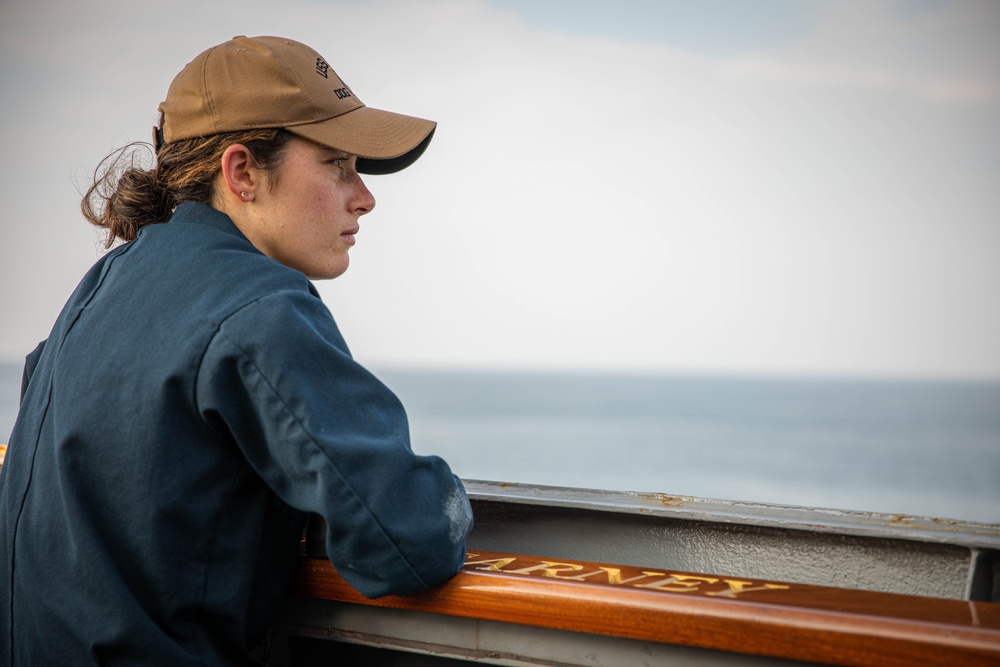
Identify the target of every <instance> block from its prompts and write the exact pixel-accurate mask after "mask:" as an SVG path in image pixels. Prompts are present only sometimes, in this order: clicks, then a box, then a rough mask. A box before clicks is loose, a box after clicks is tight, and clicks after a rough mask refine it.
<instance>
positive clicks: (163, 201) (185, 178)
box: [80, 129, 293, 248]
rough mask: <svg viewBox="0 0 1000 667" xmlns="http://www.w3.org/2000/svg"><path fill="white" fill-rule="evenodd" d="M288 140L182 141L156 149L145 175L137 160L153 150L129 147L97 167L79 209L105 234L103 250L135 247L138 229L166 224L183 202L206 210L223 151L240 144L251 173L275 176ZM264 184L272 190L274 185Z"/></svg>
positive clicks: (256, 134)
mask: <svg viewBox="0 0 1000 667" xmlns="http://www.w3.org/2000/svg"><path fill="white" fill-rule="evenodd" d="M292 136H293V135H292V134H291V133H289V132H287V131H286V130H282V129H263V130H249V131H244V132H224V133H221V134H213V135H211V136H207V137H196V138H193V139H182V140H180V141H174V142H171V143H168V144H161V145H160V147H159V150H157V151H156V156H155V163H156V164H155V165H154V166H153V167H152V168H149V169H146V168H144V167H143V166H142V163H143V159H142V154H143V153H145V154H146V155H150V154H151V153H152V148H153V147H152V146H150V145H149V144H147V143H143V142H136V143H132V144H128V145H127V146H124V147H122V148H120V149H118V150H116V151H115V152H113V153H111V154H110V155H108V156H107V157H106V158H104V159H103V160H102V161H101V163H100V164H99V165H98V166H97V170H96V171H95V173H94V184H93V185H91V186H90V188H89V189H88V190H87V192H86V194H84V196H83V200H82V201H81V202H80V209H81V210H82V211H83V215H84V217H85V218H87V220H88V221H89V222H90V223H91V224H94V225H96V226H98V227H102V228H104V229H106V230H107V233H108V238H107V241H106V242H105V246H106V247H108V248H110V247H111V246H112V245H114V244H115V242H116V241H119V240H120V241H122V242H124V243H128V242H130V241H134V240H135V237H136V234H138V232H139V230H140V229H141V228H142V227H145V226H146V225H151V224H156V223H160V222H166V221H167V220H169V219H170V216H171V215H172V214H173V211H174V208H176V207H177V205H178V204H180V203H182V202H198V203H200V204H206V205H210V204H211V202H212V197H213V195H214V182H215V176H216V174H218V173H219V169H220V164H221V160H222V154H223V152H225V150H226V148H227V147H229V146H231V145H232V144H243V145H244V146H246V147H247V148H248V149H249V151H250V156H251V159H252V160H253V162H254V166H255V167H257V168H258V169H263V170H264V171H266V172H268V173H270V174H275V175H276V174H277V169H278V166H279V165H280V164H281V159H282V158H283V157H284V155H285V149H286V147H287V144H288V141H289V140H290V139H291V138H292ZM269 182H270V183H271V185H274V183H275V179H274V178H272V179H270V181H269Z"/></svg>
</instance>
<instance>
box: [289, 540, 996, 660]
mask: <svg viewBox="0 0 1000 667" xmlns="http://www.w3.org/2000/svg"><path fill="white" fill-rule="evenodd" d="M293 593H294V594H295V595H297V596H300V597H310V598H320V599H325V600H336V601H341V602H350V603H356V604H363V605H373V606H379V607H389V608H394V609H406V610H415V611H425V612H432V613H437V614H445V615H449V616H460V617H465V618H476V619H483V620H490V621H501V622H509V623H518V624H523V625H531V626H537V627H544V628H554V629H560V630H572V631H577V632H584V633H591V634H600V635H610V636H616V637H628V638H633V639H640V640H646V641H654V642H663V643H669V644H678V645H684V646H696V647H702V648H709V649H716V650H721V651H730V652H737V653H746V654H754V655H762V656H769V657H775V658H787V659H793V660H804V661H812V662H820V663H825V664H836V665H855V666H860V667H868V666H871V667H896V666H898V667H910V666H911V665H915V664H920V665H947V666H948V667H954V666H956V665H963V666H966V665H967V666H970V667H973V666H977V665H982V666H984V667H985V666H987V665H992V666H996V665H998V664H1000V604H992V603H986V602H968V601H962V600H946V599H940V598H926V597H917V596H909V595H898V594H891V593H876V592H870V591H857V590H850V589H843V588H827V587H823V586H811V585H804V584H793V583H781V582H773V581H759V580H752V581H751V580H748V579H743V578H739V577H726V576H716V575H706V574H697V573H690V572H674V571H662V570H654V569H651V568H640V567H632V566H624V565H608V564H603V563H592V562H587V561H568V560H565V559H550V558H544V557H537V556H526V555H521V554H503V553H492V552H484V551H475V552H472V553H470V554H469V555H468V558H467V562H466V564H465V566H464V567H463V568H462V570H461V571H460V572H459V573H458V574H457V575H456V576H455V577H454V578H452V579H451V580H449V581H447V582H445V583H444V584H442V585H440V586H437V587H435V588H433V589H431V590H429V591H426V592H424V593H420V594H417V595H409V596H388V597H384V598H379V599H377V600H369V599H367V598H365V597H363V596H362V595H360V594H359V593H358V592H357V591H355V590H354V589H353V588H351V587H350V586H349V585H348V584H347V583H346V582H345V581H344V580H343V579H342V578H341V577H340V576H339V575H338V574H337V573H336V571H335V570H334V568H333V567H332V566H331V565H330V563H329V561H327V560H325V559H319V558H310V557H307V556H304V557H303V560H302V563H301V566H300V568H299V571H298V574H297V578H296V581H295V585H294V590H293Z"/></svg>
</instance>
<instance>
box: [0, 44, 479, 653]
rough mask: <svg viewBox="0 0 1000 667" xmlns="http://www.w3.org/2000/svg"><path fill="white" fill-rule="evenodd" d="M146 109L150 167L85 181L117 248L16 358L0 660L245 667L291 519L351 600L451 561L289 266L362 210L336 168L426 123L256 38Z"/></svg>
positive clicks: (396, 435)
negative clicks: (151, 118) (156, 112)
mask: <svg viewBox="0 0 1000 667" xmlns="http://www.w3.org/2000/svg"><path fill="white" fill-rule="evenodd" d="M160 112H161V121H160V125H159V127H157V128H155V130H154V143H155V144H156V167H155V168H154V169H152V170H149V171H147V170H143V169H140V168H136V167H131V166H129V167H126V168H125V169H124V171H123V172H122V173H121V174H120V175H119V174H118V172H116V171H115V170H114V169H111V170H106V171H105V173H104V176H103V177H101V178H98V180H97V181H96V183H95V185H94V187H93V188H92V189H91V191H90V192H88V194H87V197H86V198H85V199H84V202H83V209H84V214H85V215H86V217H87V218H88V219H89V220H90V221H91V222H93V223H94V224H97V225H99V226H101V227H104V228H106V229H107V230H108V245H109V247H110V246H112V245H114V244H115V243H116V242H121V243H120V244H119V245H118V247H116V248H114V250H112V251H111V252H109V253H108V254H107V255H106V256H104V257H103V258H102V259H101V260H100V261H99V262H98V263H97V264H96V265H95V266H94V268H93V269H91V271H90V272H88V273H87V275H86V276H85V277H84V279H83V281H82V282H81V284H80V285H79V287H78V288H77V290H76V291H75V292H74V294H73V296H72V297H71V298H70V300H69V302H68V303H67V305H66V307H65V308H64V310H63V311H62V313H61V314H60V316H59V318H58V320H57V321H56V323H55V326H54V328H53V330H52V332H51V334H50V336H49V338H48V339H47V341H46V342H45V343H43V344H42V345H40V346H39V349H38V350H36V351H35V352H34V353H32V355H30V356H29V358H28V361H27V363H26V365H25V385H24V387H23V395H22V401H21V409H20V412H19V414H18V419H17V422H16V424H15V427H14V432H13V434H12V436H11V440H10V443H9V445H10V447H9V452H8V455H7V459H6V462H5V465H4V468H3V471H2V473H0V522H2V523H0V525H2V528H0V544H2V549H0V564H2V567H0V571H2V576H0V591H2V592H3V594H2V599H0V618H2V626H0V632H2V634H0V655H2V658H3V660H2V661H0V662H2V663H3V664H14V665H42V664H73V665H81V664H91V663H93V664H98V663H99V664H102V665H105V664H106V665H111V664H129V665H135V664H163V665H185V664H197V665H237V664H254V663H253V659H252V657H251V650H252V648H253V646H254V645H255V643H257V642H258V641H259V640H260V638H261V637H262V635H263V633H264V631H265V630H266V628H267V625H268V622H269V618H270V612H271V609H272V607H273V606H274V604H275V603H276V601H277V600H278V599H279V598H280V597H281V596H282V595H283V593H284V591H285V590H286V588H287V585H288V582H289V578H290V576H291V574H292V569H293V567H294V562H295V557H296V554H297V548H298V543H299V538H300V536H301V532H302V528H303V524H304V519H305V516H306V515H307V513H315V514H318V515H320V516H321V517H322V518H323V519H324V520H325V521H326V523H327V526H328V531H327V535H328V537H327V552H328V555H329V557H330V560H331V561H332V562H333V564H334V566H335V567H336V568H337V570H338V571H339V572H340V573H341V574H342V575H343V577H344V578H345V579H346V580H347V581H348V582H349V583H351V584H352V585H353V586H354V587H356V588H357V589H358V590H359V591H360V592H361V593H363V594H365V595H367V596H369V597H376V596H381V595H387V594H395V593H411V592H415V591H419V590H422V589H425V588H427V587H429V586H433V585H435V584H437V583H439V582H441V581H443V580H445V579H447V578H448V577H450V576H451V575H453V574H454V573H455V572H456V571H457V570H458V568H459V567H460V566H461V563H462V561H463V559H464V554H465V538H466V536H467V534H468V532H469V529H470V528H471V522H472V515H471V511H470V509H469V504H468V500H467V498H466V496H465V492H464V490H463V488H462V485H461V482H460V481H459V480H458V479H457V478H456V477H455V476H454V475H453V474H452V473H451V471H450V470H449V468H448V466H447V464H445V462H444V461H442V460H441V459H439V458H437V457H424V456H416V455H414V454H413V453H412V451H411V450H410V446H409V436H408V430H407V424H406V415H405V412H404V410H403V407H402V406H401V404H400V403H399V401H398V400H397V399H396V397H395V396H394V395H393V394H392V393H391V392H390V391H389V390H388V389H387V388H385V387H384V386H383V385H382V384H381V383H380V382H379V381H378V380H376V379H375V378H374V377H373V376H372V375H371V374H370V373H368V372H367V371H366V370H365V369H364V368H362V367H361V366H360V365H358V364H357V363H356V362H355V361H353V360H352V358H351V356H350V353H349V351H348V349H347V346H346V344H345V343H344V341H343V339H342V338H341V336H340V333H339V332H338V330H337V327H336V324H335V323H334V321H333V318H332V317H331V315H330V313H329V311H328V310H327V309H326V307H325V306H324V305H323V303H322V302H321V301H320V298H319V295H318V293H317V292H316V290H315V288H314V287H313V286H312V284H311V283H310V281H309V280H308V278H334V277H336V276H338V275H340V274H341V273H343V272H344V271H345V270H346V269H347V265H348V251H349V250H350V248H351V246H353V245H354V242H355V239H354V235H355V233H357V231H358V220H359V218H360V217H361V216H363V215H364V214H366V213H368V212H369V211H371V209H372V207H373V206H374V205H375V200H374V199H373V197H372V195H371V193H370V192H369V191H368V189H367V188H366V187H365V185H364V183H363V182H362V180H361V178H360V176H359V172H362V173H391V172H395V171H398V170H400V169H403V168H405V167H407V166H408V165H410V164H411V163H412V162H413V161H414V160H416V159H417V158H418V157H419V156H420V154H421V153H422V152H423V150H424V149H425V148H426V146H427V144H428V142H429V141H430V138H431V136H432V134H433V131H434V128H435V124H434V123H432V122H430V121H425V120H421V119H416V118H411V117H407V116H400V115H397V114H391V113H388V112H384V111H379V110H376V109H371V108H369V107H366V106H364V105H363V104H362V103H361V102H360V101H359V100H358V99H357V97H355V96H354V93H353V92H352V91H351V90H350V88H348V87H347V86H346V85H345V84H344V83H343V82H342V81H341V80H340V79H339V77H338V76H337V75H336V73H335V72H334V71H333V69H331V68H330V66H329V65H328V64H327V62H326V61H325V60H324V59H323V58H322V57H321V56H320V55H319V54H318V53H316V52H315V51H313V50H312V49H310V48H308V47H306V46H304V45H302V44H299V43H297V42H294V41H291V40H286V39H279V38H275V37H258V38H253V39H248V38H246V37H237V38H235V39H233V40H231V41H229V42H226V43H224V44H221V45H219V46H216V47H213V48H212V49H209V50H208V51H206V52H204V53H202V54H201V55H199V56H198V57H197V58H196V59H195V60H194V61H192V62H191V63H189V64H188V65H187V66H186V67H185V68H184V70H183V71H182V72H181V73H180V74H179V75H178V76H177V77H176V78H175V79H174V81H173V83H172V84H171V86H170V89H169V91H168V94H167V98H166V100H165V101H164V102H163V103H162V104H161V106H160ZM118 157H119V160H120V159H121V158H122V156H118ZM162 223H165V224H162Z"/></svg>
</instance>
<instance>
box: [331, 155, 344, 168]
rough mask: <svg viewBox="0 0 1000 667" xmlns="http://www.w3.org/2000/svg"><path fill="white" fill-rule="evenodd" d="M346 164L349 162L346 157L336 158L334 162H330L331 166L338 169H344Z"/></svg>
mask: <svg viewBox="0 0 1000 667" xmlns="http://www.w3.org/2000/svg"><path fill="white" fill-rule="evenodd" d="M345 162H347V158H346V157H335V158H333V159H332V160H330V164H332V165H333V166H335V167H337V168H338V169H343V168H344V163H345Z"/></svg>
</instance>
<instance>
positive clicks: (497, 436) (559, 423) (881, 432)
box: [0, 364, 1000, 524]
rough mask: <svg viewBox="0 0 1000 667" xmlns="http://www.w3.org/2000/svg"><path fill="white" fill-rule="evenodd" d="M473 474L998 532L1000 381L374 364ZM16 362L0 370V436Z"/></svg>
mask: <svg viewBox="0 0 1000 667" xmlns="http://www.w3.org/2000/svg"><path fill="white" fill-rule="evenodd" d="M376 374H377V375H378V376H379V377H380V378H382V379H383V381H385V382H386V384H388V385H389V386H390V387H392V388H393V390H395V391H396V393H397V394H398V395H399V397H400V398H401V399H402V401H403V403H404V404H405V405H406V407H407V411H408V414H409V417H410V430H411V439H412V444H413V448H414V450H416V451H417V452H419V453H424V454H438V455H441V456H443V457H444V458H445V459H446V460H448V462H449V463H450V464H451V466H452V468H453V469H454V471H455V472H456V473H457V474H458V475H459V476H461V477H464V478H467V479H483V480H494V481H505V482H527V483H537V484H551V485H557V486H577V487H589V488H598V489H607V490H619V491H652V492H659V493H668V494H674V495H685V496H695V497H701V498H718V499H726V500H741V501H752V502H765V503H777V504H784V505H797V506H806V507H824V508H835V509H844V510H860V511H872V512H882V513H890V514H895V513H899V514H912V515H917V516H926V517H936V518H951V519H964V520H972V521H982V522H987V523H997V524H1000V383H998V382H930V381H880V380H842V379H836V380H834V379H810V380H806V379H777V378H752V377H700V376H691V377H680V376H627V375H606V374H571V373H567V374H526V373H485V372H432V371H413V370H408V371H402V370H392V369H376ZM19 385H20V368H19V367H18V366H16V365H10V364H6V365H4V364H0V434H2V435H0V438H6V436H7V434H9V433H10V430H11V428H12V426H13V422H14V418H15V415H16V410H17V396H18V390H19Z"/></svg>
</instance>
